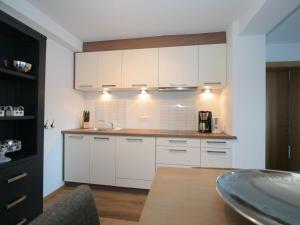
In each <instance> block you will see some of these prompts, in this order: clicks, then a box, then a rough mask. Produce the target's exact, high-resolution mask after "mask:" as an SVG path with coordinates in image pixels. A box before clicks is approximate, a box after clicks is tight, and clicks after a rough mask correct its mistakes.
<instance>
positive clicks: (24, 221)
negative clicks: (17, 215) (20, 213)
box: [16, 218, 27, 225]
mask: <svg viewBox="0 0 300 225" xmlns="http://www.w3.org/2000/svg"><path fill="white" fill-rule="evenodd" d="M26 222H27V219H26V218H23V219H21V220H20V221H19V222H18V223H17V224H16V225H23V224H25V223H26Z"/></svg>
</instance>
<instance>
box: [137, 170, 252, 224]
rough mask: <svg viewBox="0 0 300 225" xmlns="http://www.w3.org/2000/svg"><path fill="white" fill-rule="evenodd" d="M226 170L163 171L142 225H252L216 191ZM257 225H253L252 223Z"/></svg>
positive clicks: (159, 173) (147, 204) (151, 194)
mask: <svg viewBox="0 0 300 225" xmlns="http://www.w3.org/2000/svg"><path fill="white" fill-rule="evenodd" d="M224 172H225V170H220V169H181V168H159V169H158V170H157V172H156V175H155V178H154V181H153V183H152V187H151V190H150V193H149V195H148V198H147V200H146V204H145V207H144V209H143V212H142V215H141V218H140V222H139V225H184V224H186V225H227V224H228V225H241V224H243V225H244V224H245V225H248V224H249V225H250V224H252V223H251V222H250V221H248V220H246V219H245V218H243V217H242V216H241V215H239V214H238V213H236V212H235V211H234V210H233V209H231V208H230V206H228V205H226V203H225V202H224V201H223V200H222V199H221V197H220V196H219V195H218V193H217V191H216V179H217V177H218V176H220V175H221V174H223V173H224ZM252 225H253V224H252Z"/></svg>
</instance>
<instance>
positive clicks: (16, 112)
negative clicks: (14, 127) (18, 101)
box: [4, 106, 24, 116]
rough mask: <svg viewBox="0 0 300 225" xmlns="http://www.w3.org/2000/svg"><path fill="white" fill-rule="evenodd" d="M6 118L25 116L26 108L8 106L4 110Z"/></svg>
mask: <svg viewBox="0 0 300 225" xmlns="http://www.w3.org/2000/svg"><path fill="white" fill-rule="evenodd" d="M4 111H5V116H24V107H23V106H15V107H12V106H6V107H5V108H4Z"/></svg>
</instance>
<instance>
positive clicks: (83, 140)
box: [64, 134, 90, 183]
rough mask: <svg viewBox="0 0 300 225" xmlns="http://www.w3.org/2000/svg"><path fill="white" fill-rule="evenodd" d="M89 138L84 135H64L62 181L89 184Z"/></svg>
mask: <svg viewBox="0 0 300 225" xmlns="http://www.w3.org/2000/svg"><path fill="white" fill-rule="evenodd" d="M89 165H90V138H89V136H86V135H78V134H66V135H65V149H64V180H65V181H71V182H80V183H89V182H90V168H89Z"/></svg>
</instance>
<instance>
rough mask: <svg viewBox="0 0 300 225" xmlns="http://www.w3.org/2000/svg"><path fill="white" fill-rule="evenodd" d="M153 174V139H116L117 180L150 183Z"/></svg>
mask: <svg viewBox="0 0 300 225" xmlns="http://www.w3.org/2000/svg"><path fill="white" fill-rule="evenodd" d="M154 172H155V138H149V137H116V173H117V174H116V175H117V178H123V179H135V180H146V181H151V180H152V179H153V176H154Z"/></svg>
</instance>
